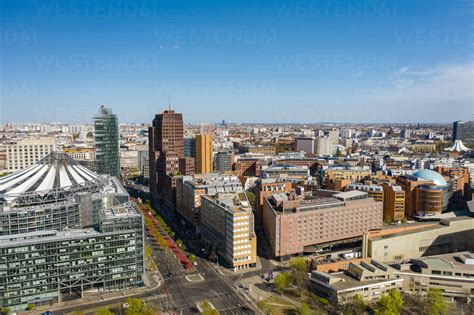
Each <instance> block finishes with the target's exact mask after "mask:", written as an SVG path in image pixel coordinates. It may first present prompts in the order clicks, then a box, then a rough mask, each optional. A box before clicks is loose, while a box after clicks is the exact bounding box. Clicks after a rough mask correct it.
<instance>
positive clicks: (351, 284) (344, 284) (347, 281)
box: [310, 272, 402, 291]
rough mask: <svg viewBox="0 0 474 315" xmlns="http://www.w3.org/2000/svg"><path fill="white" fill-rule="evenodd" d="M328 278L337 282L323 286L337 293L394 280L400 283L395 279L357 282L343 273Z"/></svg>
mask: <svg viewBox="0 0 474 315" xmlns="http://www.w3.org/2000/svg"><path fill="white" fill-rule="evenodd" d="M328 275H329V274H328ZM330 277H332V278H335V279H339V281H337V282H333V283H332V284H325V285H326V286H330V287H332V288H334V289H335V290H337V291H343V290H349V289H353V288H358V287H365V286H368V285H372V284H377V283H384V282H389V281H395V280H398V281H402V280H400V279H396V278H393V279H380V280H366V281H359V280H357V279H355V278H353V277H351V276H350V275H347V274H345V273H344V272H336V273H331V274H330ZM310 279H311V278H310ZM311 281H314V280H313V279H311Z"/></svg>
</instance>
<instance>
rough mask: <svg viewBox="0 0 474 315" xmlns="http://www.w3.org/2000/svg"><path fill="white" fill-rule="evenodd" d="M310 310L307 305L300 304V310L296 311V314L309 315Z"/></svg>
mask: <svg viewBox="0 0 474 315" xmlns="http://www.w3.org/2000/svg"><path fill="white" fill-rule="evenodd" d="M310 311H311V310H310V308H309V305H308V303H301V306H300V308H299V309H298V313H299V314H300V315H309V313H310Z"/></svg>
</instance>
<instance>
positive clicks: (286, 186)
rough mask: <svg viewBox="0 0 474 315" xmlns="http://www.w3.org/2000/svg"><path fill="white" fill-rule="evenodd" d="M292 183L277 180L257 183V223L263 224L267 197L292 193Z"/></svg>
mask: <svg viewBox="0 0 474 315" xmlns="http://www.w3.org/2000/svg"><path fill="white" fill-rule="evenodd" d="M292 186H293V185H292V184H291V183H290V182H284V181H282V180H279V179H277V178H261V179H259V180H258V181H257V182H256V188H257V189H256V190H257V196H256V197H257V209H256V211H257V216H256V219H257V222H258V223H259V224H260V223H261V222H262V211H263V201H264V199H265V197H269V196H271V195H273V194H275V193H287V192H290V191H291V190H292V189H293V188H292Z"/></svg>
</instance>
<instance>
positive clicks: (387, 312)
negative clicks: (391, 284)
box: [375, 290, 403, 315]
mask: <svg viewBox="0 0 474 315" xmlns="http://www.w3.org/2000/svg"><path fill="white" fill-rule="evenodd" d="M402 308H403V298H402V296H401V294H400V292H398V290H391V291H390V292H389V293H388V294H384V295H382V296H381V297H380V300H379V301H378V302H377V306H376V308H375V315H398V314H400V311H401V310H402Z"/></svg>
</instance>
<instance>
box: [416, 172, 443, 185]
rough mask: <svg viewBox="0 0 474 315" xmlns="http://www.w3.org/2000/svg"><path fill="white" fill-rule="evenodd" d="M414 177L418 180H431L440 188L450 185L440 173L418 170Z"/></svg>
mask: <svg viewBox="0 0 474 315" xmlns="http://www.w3.org/2000/svg"><path fill="white" fill-rule="evenodd" d="M413 176H416V177H418V178H421V179H425V180H430V181H432V182H433V183H434V184H435V185H438V186H446V185H448V183H447V182H446V180H445V179H444V177H443V176H442V175H441V174H440V173H437V172H435V171H432V170H418V171H416V172H415V173H413Z"/></svg>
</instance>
